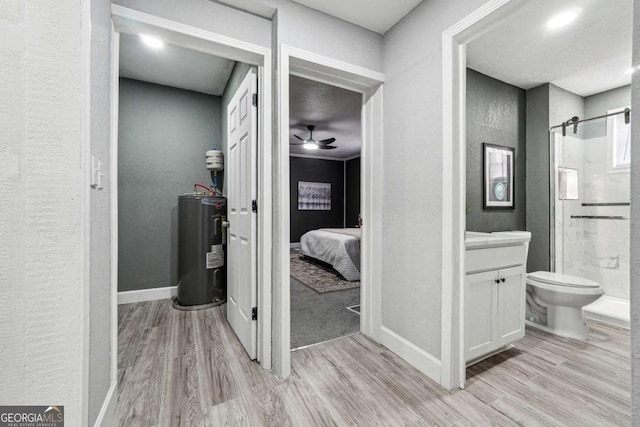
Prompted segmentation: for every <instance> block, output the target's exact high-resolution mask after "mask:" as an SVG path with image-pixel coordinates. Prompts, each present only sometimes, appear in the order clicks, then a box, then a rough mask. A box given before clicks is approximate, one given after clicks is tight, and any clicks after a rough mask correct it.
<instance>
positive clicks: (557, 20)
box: [547, 7, 582, 30]
mask: <svg viewBox="0 0 640 427" xmlns="http://www.w3.org/2000/svg"><path fill="white" fill-rule="evenodd" d="M580 12H582V9H580V8H579V7H574V8H573V9H569V10H565V11H564V12H560V13H558V14H557V15H556V16H554V17H553V18H551V19H549V21H548V22H547V28H548V29H550V30H555V29H557V28H562V27H564V26H565V25H569V24H571V23H572V22H573V21H575V20H576V18H577V17H578V15H580Z"/></svg>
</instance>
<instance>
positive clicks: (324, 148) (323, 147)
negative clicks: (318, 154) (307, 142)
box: [318, 144, 338, 150]
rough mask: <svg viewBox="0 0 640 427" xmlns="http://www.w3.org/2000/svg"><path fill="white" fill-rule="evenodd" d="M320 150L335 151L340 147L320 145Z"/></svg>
mask: <svg viewBox="0 0 640 427" xmlns="http://www.w3.org/2000/svg"><path fill="white" fill-rule="evenodd" d="M318 148H319V149H321V150H333V149H334V148H338V147H336V146H333V145H322V144H318Z"/></svg>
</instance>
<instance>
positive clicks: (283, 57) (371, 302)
mask: <svg viewBox="0 0 640 427" xmlns="http://www.w3.org/2000/svg"><path fill="white" fill-rule="evenodd" d="M278 68H279V70H280V78H279V80H278V86H279V99H280V100H281V108H280V112H279V113H280V129H282V130H284V129H289V128H290V122H289V120H290V105H289V96H290V84H289V79H290V75H293V76H296V77H301V78H304V79H308V80H312V81H316V82H320V83H325V84H328V85H331V86H335V87H339V88H343V89H347V90H350V91H355V92H357V93H359V94H360V95H361V100H362V101H361V105H362V108H361V112H360V114H361V129H362V130H361V135H362V152H361V172H360V176H361V189H362V192H361V212H362V230H361V233H362V239H361V267H360V273H361V278H360V281H361V301H360V322H359V324H360V331H361V332H362V333H364V334H365V335H367V336H369V337H372V338H373V339H374V340H376V341H379V335H380V289H381V284H380V267H381V262H380V260H381V254H382V248H381V235H380V230H381V227H382V214H381V204H382V203H381V196H380V195H379V194H376V192H375V191H374V189H376V188H381V183H382V181H381V180H382V176H381V174H380V171H381V170H382V154H383V150H382V126H381V124H382V89H383V82H384V75H383V74H381V73H378V72H375V71H371V70H367V69H364V68H361V67H357V66H353V65H351V64H348V63H345V62H342V61H336V60H334V59H331V58H327V57H323V56H320V55H316V54H312V53H309V52H306V51H303V50H301V49H297V48H293V47H291V46H282V47H281V49H280V54H279V67H278ZM300 136H301V137H302V135H300ZM290 138H291V135H290V133H289V132H284V131H282V132H281V133H280V143H279V144H278V147H277V148H278V150H277V159H276V162H275V163H276V164H278V165H279V167H278V168H277V169H276V174H277V175H276V182H277V189H276V191H277V196H276V197H277V198H278V199H279V200H280V203H279V204H278V206H277V209H276V211H274V215H275V217H274V224H275V228H274V245H275V246H274V269H275V270H274V306H273V310H274V313H275V316H274V325H273V331H274V361H273V362H274V370H275V371H276V372H277V373H278V375H279V376H281V377H283V378H287V377H288V376H289V375H290V373H291V355H290V349H291V279H290V274H291V269H290V257H291V236H290V233H291V211H290V205H291V203H292V201H291V200H290V190H291V188H290V185H291V181H290V169H289V161H290V159H289V158H290V150H289V143H290V142H291V141H290ZM296 202H297V200H296Z"/></svg>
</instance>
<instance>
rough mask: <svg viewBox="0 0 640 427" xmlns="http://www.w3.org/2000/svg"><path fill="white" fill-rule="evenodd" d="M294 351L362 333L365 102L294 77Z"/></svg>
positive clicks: (333, 88) (291, 126) (292, 156)
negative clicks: (362, 122) (362, 121)
mask: <svg viewBox="0 0 640 427" xmlns="http://www.w3.org/2000/svg"><path fill="white" fill-rule="evenodd" d="M289 83H290V99H289V102H290V116H289V124H290V146H289V148H290V157H289V167H290V209H291V212H290V213H291V230H290V236H291V240H290V241H291V253H290V270H291V349H293V350H295V349H299V348H304V347H306V346H309V345H314V344H318V343H321V342H326V341H329V340H332V339H336V338H340V337H343V336H347V335H351V334H355V333H358V332H360V313H359V312H360V238H361V234H360V226H361V216H360V151H361V145H362V138H361V119H360V111H361V108H362V107H361V106H362V96H361V95H360V94H358V93H355V92H351V91H348V90H345V89H341V88H338V87H334V86H329V85H327V84H324V83H320V82H316V81H312V80H308V79H305V78H302V77H298V76H294V75H291V76H290V81H289Z"/></svg>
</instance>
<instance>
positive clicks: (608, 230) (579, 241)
mask: <svg viewBox="0 0 640 427" xmlns="http://www.w3.org/2000/svg"><path fill="white" fill-rule="evenodd" d="M600 127H601V129H604V126H602V125H601V126H600ZM603 133H604V132H594V131H592V132H589V129H588V128H587V129H585V133H584V136H582V135H577V136H573V135H567V136H566V137H564V140H563V139H562V136H561V135H559V136H558V137H556V138H555V139H556V141H555V144H556V145H555V148H556V163H557V165H560V166H564V167H568V168H574V169H578V171H579V173H578V179H579V200H558V195H557V191H556V218H555V225H556V227H555V230H556V232H555V237H556V239H555V240H556V271H557V272H564V273H566V274H571V275H576V276H580V277H584V278H587V279H590V280H594V281H596V282H599V283H600V284H601V285H602V287H603V289H604V291H605V295H609V296H613V297H617V298H624V299H629V271H630V258H629V247H630V241H629V236H630V230H629V221H628V220H610V219H587V218H571V216H572V215H586V216H592V215H601V216H623V217H625V218H628V217H629V214H630V212H629V209H630V208H629V206H582V204H583V203H613V202H617V203H619V202H625V203H626V202H629V195H630V187H629V186H630V180H629V172H614V173H612V172H609V171H608V170H607V169H608V168H607V139H606V135H602V134H603ZM582 138H584V139H582ZM556 180H557V177H556ZM556 182H557V181H556ZM556 188H557V186H556Z"/></svg>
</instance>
